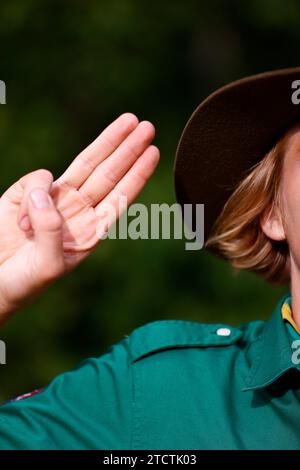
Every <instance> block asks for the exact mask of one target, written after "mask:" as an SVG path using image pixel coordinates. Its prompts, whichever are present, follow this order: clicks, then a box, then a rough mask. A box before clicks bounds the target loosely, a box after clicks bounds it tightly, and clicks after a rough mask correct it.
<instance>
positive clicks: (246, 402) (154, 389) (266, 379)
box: [0, 293, 300, 450]
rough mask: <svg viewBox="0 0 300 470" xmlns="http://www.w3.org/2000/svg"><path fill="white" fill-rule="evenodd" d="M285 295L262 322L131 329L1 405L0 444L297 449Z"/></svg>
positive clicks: (298, 426) (298, 413) (296, 378)
mask: <svg viewBox="0 0 300 470" xmlns="http://www.w3.org/2000/svg"><path fill="white" fill-rule="evenodd" d="M285 301H286V302H288V303H289V304H290V302H291V297H290V293H287V294H286V295H285V296H284V297H282V299H281V300H280V301H279V302H278V304H277V306H276V308H275V311H274V313H273V315H272V317H271V318H270V320H268V321H267V322H264V321H252V322H249V323H244V324H241V325H240V326H238V327H232V326H228V325H224V324H202V323H197V322H191V321H183V320H162V321H154V322H151V323H147V324H145V325H143V326H141V327H139V328H137V329H136V330H134V331H133V332H132V333H131V334H130V335H129V336H126V337H124V338H123V339H122V340H121V341H119V342H118V343H116V344H114V345H112V346H111V347H110V348H109V349H108V350H107V351H106V352H105V353H104V354H103V355H101V356H100V357H98V358H90V359H88V360H86V361H84V362H83V363H82V364H80V365H79V366H78V367H77V368H76V369H75V370H72V371H70V372H67V373H64V374H61V375H59V376H57V377H56V378H55V379H54V380H53V381H52V382H51V383H50V384H49V385H48V386H47V387H46V388H45V389H44V390H43V391H41V392H40V393H38V394H36V395H34V396H31V397H29V398H26V399H23V400H19V401H12V402H9V403H6V404H3V405H2V406H0V448H1V449H106V450H116V449H119V450H121V449H128V450H131V449H132V450H137V449H147V450H151V449H155V450H159V449H162V450H163V449H165V450H166V449H169V450H182V449H194V450H195V449H299V448H300V374H299V370H300V369H299V365H298V364H297V362H299V361H298V360H297V359H298V354H297V348H295V344H296V346H297V347H298V349H300V346H299V345H298V344H297V341H299V340H300V336H299V335H298V333H297V332H296V331H295V330H294V329H293V327H292V326H291V325H290V324H289V323H288V322H287V321H286V320H283V318H282V316H281V307H282V305H283V303H284V302H285ZM294 341H296V343H293V342H294ZM299 344H300V343H299ZM299 356H300V354H299Z"/></svg>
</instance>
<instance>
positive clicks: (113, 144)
mask: <svg viewBox="0 0 300 470" xmlns="http://www.w3.org/2000/svg"><path fill="white" fill-rule="evenodd" d="M138 123H139V120H138V118H137V117H136V116H135V115H134V114H132V113H124V114H121V116H119V117H118V118H117V119H116V120H115V121H113V122H112V123H111V124H110V125H109V126H108V127H106V129H104V131H103V132H101V134H100V135H99V136H98V137H97V138H96V139H95V140H94V141H93V142H92V143H91V144H90V145H89V146H88V147H86V148H85V149H84V150H83V151H82V152H80V154H79V155H78V156H77V157H76V158H75V160H73V162H72V163H71V165H70V166H69V167H68V168H67V170H66V171H65V172H64V173H63V174H62V175H61V176H60V177H59V178H58V179H57V180H56V181H55V184H58V185H59V184H67V185H68V186H71V187H73V188H76V189H77V188H79V187H80V186H81V185H82V184H83V183H84V182H85V181H86V179H87V178H88V177H89V176H90V175H91V173H93V171H94V169H95V168H96V167H97V166H98V165H99V163H101V162H102V161H103V160H105V159H106V158H107V157H108V156H109V155H110V154H111V153H112V152H113V151H114V150H116V148H117V147H118V146H119V145H120V144H121V143H122V142H123V140H124V139H126V137H127V136H128V135H129V134H130V133H131V132H132V131H133V130H134V129H135V128H136V127H137V125H138Z"/></svg>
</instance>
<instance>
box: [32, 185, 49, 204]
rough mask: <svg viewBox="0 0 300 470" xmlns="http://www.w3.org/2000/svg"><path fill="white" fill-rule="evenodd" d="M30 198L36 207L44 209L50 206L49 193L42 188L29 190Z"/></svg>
mask: <svg viewBox="0 0 300 470" xmlns="http://www.w3.org/2000/svg"><path fill="white" fill-rule="evenodd" d="M30 198H31V201H32V204H33V205H34V207H35V208H36V209H46V208H47V207H50V199H49V195H48V193H46V191H44V190H43V189H34V190H33V191H31V193H30Z"/></svg>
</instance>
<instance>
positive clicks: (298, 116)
mask: <svg viewBox="0 0 300 470" xmlns="http://www.w3.org/2000/svg"><path fill="white" fill-rule="evenodd" d="M295 80H300V67H296V68H290V69H282V70H275V71H271V72H266V73H262V74H259V75H254V76H251V77H247V78H243V79H242V80H237V81H235V82H232V83H230V84H229V85H226V86H224V87H222V88H220V89H219V90H217V91H216V92H214V93H213V94H211V95H210V96H209V97H208V98H206V99H205V100H204V101H203V102H202V103H200V105H199V106H198V107H197V108H196V109H195V111H194V112H193V114H192V115H191V117H190V118H189V120H188V122H187V124H186V126H185V128H184V130H183V132H182V135H181V137H180V140H179V143H178V146H177V150H176V158H175V164H174V183H175V192H176V198H177V201H178V202H179V203H180V205H181V206H183V205H184V204H192V205H194V204H204V241H206V240H207V238H208V237H209V234H210V232H211V229H212V227H213V224H214V222H215V220H216V219H217V217H218V216H219V214H220V213H221V210H222V208H223V207H224V204H225V202H226V201H227V199H228V198H229V196H230V195H231V194H232V192H233V191H234V189H235V186H236V184H237V183H238V182H239V181H241V179H242V178H243V176H244V175H246V173H247V171H248V170H249V169H250V168H251V167H252V166H253V165H255V164H256V163H258V162H259V161H260V160H261V159H262V158H263V157H264V155H265V154H266V153H267V152H268V151H269V150H270V149H271V148H272V146H273V145H274V144H275V142H276V141H277V140H278V138H279V137H280V136H281V135H282V134H283V133H284V132H285V131H286V130H287V129H288V128H289V127H290V126H292V125H294V124H295V123H297V122H300V104H299V105H297V104H294V103H293V102H292V94H293V93H294V92H295V90H294V89H293V88H292V83H293V82H294V81H295ZM299 85H300V82H299ZM190 228H193V227H190Z"/></svg>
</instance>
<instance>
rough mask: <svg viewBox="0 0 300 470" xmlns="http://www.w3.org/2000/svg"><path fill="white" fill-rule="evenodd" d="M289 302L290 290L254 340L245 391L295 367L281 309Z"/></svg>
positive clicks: (277, 377)
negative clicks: (253, 349) (253, 350)
mask: <svg viewBox="0 0 300 470" xmlns="http://www.w3.org/2000/svg"><path fill="white" fill-rule="evenodd" d="M286 302H287V303H288V304H289V305H291V294H290V292H288V293H287V294H285V295H284V296H283V297H282V298H281V299H280V300H279V302H278V303H277V305H276V307H275V310H274V312H273V314H272V316H271V318H270V319H269V320H268V321H267V322H266V323H265V325H264V328H263V331H262V334H261V336H260V337H259V338H258V340H256V342H255V344H253V347H255V352H254V355H253V357H252V361H251V366H250V372H249V374H248V376H247V377H246V380H245V387H244V388H243V389H242V390H243V391H247V390H258V389H261V388H265V387H267V386H268V385H271V384H272V383H273V382H275V381H276V380H277V379H279V377H281V376H282V375H283V374H284V373H285V372H287V371H288V370H289V369H292V368H295V364H294V363H293V362H292V353H293V350H292V346H291V345H292V341H291V338H290V336H289V334H288V331H287V328H286V324H285V321H283V318H282V311H281V310H282V306H283V305H284V303H286Z"/></svg>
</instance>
